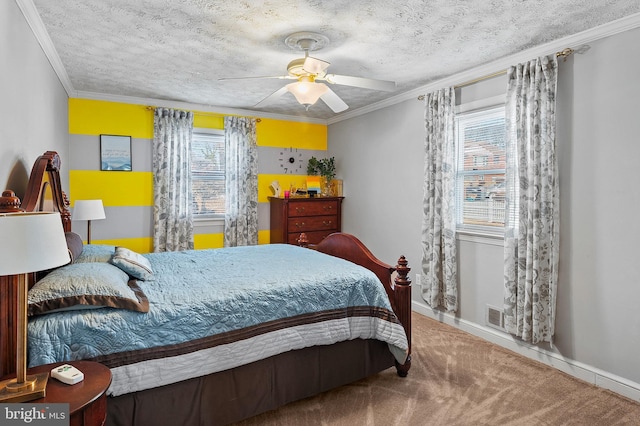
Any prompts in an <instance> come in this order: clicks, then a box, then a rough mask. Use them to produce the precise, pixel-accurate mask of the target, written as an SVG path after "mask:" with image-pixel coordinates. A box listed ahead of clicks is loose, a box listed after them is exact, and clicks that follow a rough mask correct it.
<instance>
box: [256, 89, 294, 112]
mask: <svg viewBox="0 0 640 426" xmlns="http://www.w3.org/2000/svg"><path fill="white" fill-rule="evenodd" d="M285 93H287V86H283V87H281V88H279V89H278V90H276V91H275V92H273V93H272V94H270V95H269V96H267V97H266V98H264V99H263V100H261V101H260V102H258V103H257V104H256V105H255V108H262V107H265V106H268V105H271V104H272V103H274V102H275V101H276V100H277V99H278V98H279V97H280V96H282V95H284V94H285Z"/></svg>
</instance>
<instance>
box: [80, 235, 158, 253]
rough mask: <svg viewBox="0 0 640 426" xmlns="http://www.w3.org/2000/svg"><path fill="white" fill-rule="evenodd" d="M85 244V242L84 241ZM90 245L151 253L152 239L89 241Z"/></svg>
mask: <svg viewBox="0 0 640 426" xmlns="http://www.w3.org/2000/svg"><path fill="white" fill-rule="evenodd" d="M85 244H86V241H85ZM91 244H107V245H112V246H120V247H126V248H128V249H129V250H133V251H135V252H137V253H151V252H152V251H153V238H152V237H140V238H117V239H113V240H93V239H92V240H91Z"/></svg>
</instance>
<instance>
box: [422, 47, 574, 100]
mask: <svg viewBox="0 0 640 426" xmlns="http://www.w3.org/2000/svg"><path fill="white" fill-rule="evenodd" d="M574 53H575V50H573V49H571V48H570V47H567V48H565V49H562V50H561V51H560V52H556V58H562V59H564V60H565V61H566V60H567V58H568V57H569V56H571V55H573V54H574ZM506 73H507V70H501V71H496V72H494V73H493V74H489V75H485V76H482V77H478V78H474V79H473V80H469V81H465V82H464V83H460V84H456V85H455V86H453V88H454V89H459V88H461V87H465V86H470V85H472V84H475V83H478V82H481V81H483V80H488V79H490V78H493V77H498V76H499V75H503V74H506ZM424 96H425V95H420V96H418V100H419V101H424Z"/></svg>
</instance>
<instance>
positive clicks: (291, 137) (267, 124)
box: [256, 118, 327, 151]
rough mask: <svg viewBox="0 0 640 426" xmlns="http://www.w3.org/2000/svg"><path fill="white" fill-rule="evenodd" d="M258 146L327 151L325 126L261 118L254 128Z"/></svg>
mask: <svg viewBox="0 0 640 426" xmlns="http://www.w3.org/2000/svg"><path fill="white" fill-rule="evenodd" d="M256 139H257V144H258V146H273V147H279V148H289V147H292V148H301V149H320V150H325V151H326V149H327V126H326V125H324V124H316V123H300V122H296V121H285V120H274V119H269V118H262V119H261V121H260V122H259V123H258V125H257V126H256Z"/></svg>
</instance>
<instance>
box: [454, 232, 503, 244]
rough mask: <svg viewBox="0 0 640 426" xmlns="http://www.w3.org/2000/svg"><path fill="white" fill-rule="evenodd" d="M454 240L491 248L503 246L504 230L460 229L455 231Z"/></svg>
mask: <svg viewBox="0 0 640 426" xmlns="http://www.w3.org/2000/svg"><path fill="white" fill-rule="evenodd" d="M456 238H457V239H458V240H459V241H468V242H472V243H479V244H489V245H493V246H504V230H503V229H502V228H499V229H496V230H495V231H494V230H492V229H473V228H461V229H457V230H456Z"/></svg>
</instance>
